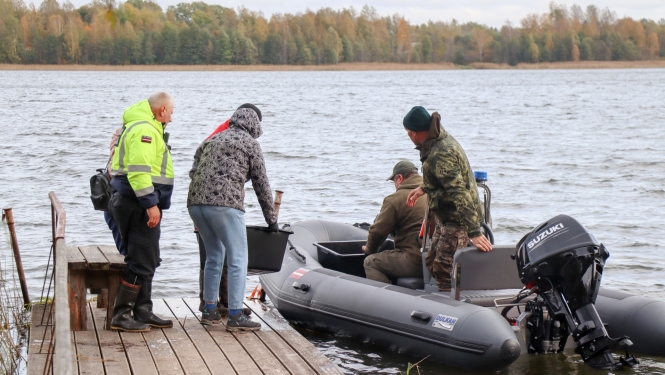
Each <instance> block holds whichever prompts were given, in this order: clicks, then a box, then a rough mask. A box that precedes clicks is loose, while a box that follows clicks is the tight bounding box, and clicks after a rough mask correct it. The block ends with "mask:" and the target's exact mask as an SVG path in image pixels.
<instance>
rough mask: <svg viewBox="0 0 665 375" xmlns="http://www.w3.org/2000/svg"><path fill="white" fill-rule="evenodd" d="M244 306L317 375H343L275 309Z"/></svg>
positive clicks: (261, 305) (259, 305)
mask: <svg viewBox="0 0 665 375" xmlns="http://www.w3.org/2000/svg"><path fill="white" fill-rule="evenodd" d="M245 305H246V306H247V307H249V308H250V309H252V312H253V313H254V314H255V315H256V316H257V317H258V318H260V319H261V320H262V321H263V322H264V323H265V324H267V325H269V326H270V328H271V329H272V330H273V331H275V332H276V333H277V334H278V335H279V336H280V337H281V338H282V339H283V340H284V341H286V342H287V343H288V344H289V346H291V347H292V348H293V349H294V350H295V351H296V352H298V353H299V354H300V356H301V357H302V358H303V359H304V360H305V362H307V364H309V365H310V366H311V368H312V369H314V371H316V373H317V374H334V375H343V374H344V373H343V372H342V370H340V368H339V367H337V366H336V365H335V364H334V363H332V362H331V361H330V360H329V359H328V358H327V357H326V356H325V355H323V354H322V353H321V352H320V351H319V350H318V349H317V348H316V347H314V345H312V344H311V343H310V342H309V341H307V339H306V338H304V337H302V336H301V335H300V334H299V333H298V332H297V331H296V330H294V329H293V328H292V327H291V326H290V325H289V322H287V321H286V319H284V318H283V317H282V316H281V315H280V314H279V312H278V311H277V309H274V308H273V309H268V308H266V309H265V310H264V305H263V304H261V303H260V302H258V301H246V302H245Z"/></svg>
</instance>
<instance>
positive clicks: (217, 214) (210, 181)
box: [187, 108, 278, 332]
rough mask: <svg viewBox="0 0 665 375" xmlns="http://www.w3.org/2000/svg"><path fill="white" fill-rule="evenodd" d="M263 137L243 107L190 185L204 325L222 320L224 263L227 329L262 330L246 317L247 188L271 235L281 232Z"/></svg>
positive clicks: (209, 145)
mask: <svg viewBox="0 0 665 375" xmlns="http://www.w3.org/2000/svg"><path fill="white" fill-rule="evenodd" d="M262 133H263V131H262V129H261V122H260V119H259V116H258V113H257V111H256V110H254V109H253V108H239V109H238V110H236V112H235V113H234V114H233V116H231V120H230V124H229V129H228V130H226V131H223V132H221V133H218V134H215V135H214V136H213V137H212V138H210V140H208V142H206V143H205V144H204V145H203V150H202V153H201V160H200V163H199V165H198V167H197V168H196V171H195V172H194V174H193V177H192V181H191V183H190V185H189V195H188V197H187V207H188V209H189V215H190V216H191V218H192V221H194V225H196V227H197V228H198V230H199V234H200V235H201V237H202V239H203V243H204V244H205V247H206V264H205V271H204V277H203V279H204V280H203V299H204V301H205V305H204V308H203V316H202V318H201V323H202V324H217V323H220V322H221V321H222V318H221V315H220V313H219V310H218V307H217V295H218V288H219V280H220V277H221V270H222V265H223V264H222V263H223V262H224V259H225V258H226V261H227V262H228V270H229V283H228V289H229V293H228V298H229V318H228V322H227V325H226V330H227V331H231V332H233V331H255V330H258V329H260V328H261V325H260V324H259V323H256V322H253V321H252V320H251V319H250V318H249V317H247V316H246V315H245V314H241V313H240V312H241V309H242V307H243V295H244V292H245V279H246V276H247V233H246V229H245V218H244V214H245V210H244V199H243V198H244V189H245V183H246V182H247V181H249V180H251V181H252V186H253V187H254V191H255V192H256V196H257V198H258V201H259V203H260V205H261V209H262V210H263V216H264V218H265V220H266V223H268V228H269V230H271V231H277V230H278V226H277V219H276V215H275V209H274V207H273V200H272V192H271V190H270V183H269V182H268V176H267V174H266V168H265V162H264V160H263V153H262V151H261V146H260V145H259V143H258V141H257V140H256V139H257V138H258V137H260V136H261V134H262Z"/></svg>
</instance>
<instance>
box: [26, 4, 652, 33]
mask: <svg viewBox="0 0 665 375" xmlns="http://www.w3.org/2000/svg"><path fill="white" fill-rule="evenodd" d="M33 1H34V2H35V3H36V4H35V5H39V4H40V3H41V0H33ZM59 1H62V0H59ZM70 1H72V3H73V4H74V5H75V6H76V7H79V6H81V5H84V4H86V3H89V2H90V0H70ZM117 1H120V0H117ZM154 1H156V2H157V3H158V4H159V5H161V6H162V7H163V8H166V7H167V6H169V5H175V4H177V3H180V2H188V1H183V0H154ZM203 1H204V2H206V3H209V4H219V5H222V6H225V7H230V8H238V7H240V6H244V7H246V8H248V9H250V10H257V11H262V12H263V14H264V15H265V16H266V17H267V18H270V15H272V14H273V13H298V12H303V11H305V10H306V9H308V8H309V9H311V10H317V9H320V8H323V7H331V8H333V9H335V10H339V9H342V8H348V7H351V6H353V7H354V8H356V9H357V10H360V9H362V7H363V6H364V5H365V4H367V5H370V6H373V7H374V8H376V10H377V11H378V13H379V14H380V15H381V16H386V15H393V14H395V13H399V14H400V15H403V16H404V17H405V18H406V19H407V20H408V21H410V22H411V23H425V22H427V21H428V20H432V21H450V20H452V19H453V18H455V19H456V20H458V21H460V22H470V21H473V22H478V23H481V24H485V25H488V26H494V27H500V26H501V25H503V24H504V23H505V21H506V20H510V21H511V22H512V23H513V24H515V25H519V21H520V20H521V19H522V18H523V17H524V16H526V15H527V14H529V13H538V14H540V13H545V12H546V11H547V9H548V7H549V3H550V1H549V0H502V1H498V0H462V1H459V0H458V1H450V0H374V1H371V0H370V1H367V0H365V1H363V0H341V1H325V0H300V1H293V0H203ZM26 2H29V0H26ZM556 3H563V4H566V5H568V6H571V5H573V4H578V5H580V6H581V7H582V8H586V6H587V5H590V4H593V5H596V6H597V7H598V8H601V9H604V8H605V7H609V8H610V9H611V10H613V11H616V13H617V15H618V16H619V17H624V16H628V17H632V18H634V19H642V18H648V19H652V20H656V21H657V20H660V19H661V18H665V0H604V1H603V0H598V1H591V2H577V3H576V2H565V1H556Z"/></svg>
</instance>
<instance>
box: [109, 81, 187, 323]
mask: <svg viewBox="0 0 665 375" xmlns="http://www.w3.org/2000/svg"><path fill="white" fill-rule="evenodd" d="M172 113H173V98H172V97H171V96H170V95H168V94H166V93H164V92H157V93H154V94H152V95H151V96H150V98H148V100H144V101H141V102H138V103H136V104H134V105H132V106H130V107H129V108H127V109H126V110H125V113H124V114H123V116H122V122H123V123H124V124H125V126H124V128H123V131H122V134H121V135H120V138H119V139H118V143H117V144H116V148H115V153H114V155H113V165H112V168H111V174H112V175H113V178H112V179H111V186H113V188H114V189H115V190H116V191H115V192H114V193H113V196H112V197H111V202H110V207H109V211H110V212H111V215H112V216H113V218H114V219H115V221H116V223H117V225H118V228H119V229H120V235H121V237H122V241H123V243H124V244H125V247H126V250H127V255H126V256H125V262H126V263H127V268H126V269H125V272H124V274H123V275H122V280H121V283H120V288H119V289H118V295H117V297H116V300H115V304H114V307H113V320H112V321H111V328H112V329H113V330H119V331H126V332H146V331H149V330H150V327H151V326H152V327H158V328H169V327H172V326H173V322H171V321H170V320H164V319H161V318H159V317H158V316H156V315H155V314H153V313H152V300H151V294H152V278H153V276H154V275H155V269H156V268H157V267H159V263H160V262H161V259H160V257H159V236H160V233H161V229H160V225H159V223H160V221H161V216H162V210H166V209H168V208H169V207H170V206H171V193H172V192H173V177H174V176H173V164H172V161H171V152H170V151H169V148H168V145H167V144H166V142H165V139H164V134H165V133H164V128H165V127H166V125H167V124H168V123H169V122H171V115H172ZM132 311H133V312H134V317H133V318H132Z"/></svg>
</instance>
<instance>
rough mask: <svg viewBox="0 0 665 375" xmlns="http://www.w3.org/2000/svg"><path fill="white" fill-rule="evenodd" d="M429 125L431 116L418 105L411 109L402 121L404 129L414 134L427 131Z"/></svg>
mask: <svg viewBox="0 0 665 375" xmlns="http://www.w3.org/2000/svg"><path fill="white" fill-rule="evenodd" d="M431 123H432V116H431V115H430V114H429V112H427V110H426V109H425V108H423V107H421V106H419V105H418V106H415V107H413V108H411V110H410V111H409V113H407V114H406V116H404V120H403V121H402V124H404V127H405V128H407V129H409V130H411V131H414V132H424V131H428V130H429V126H430V124H431Z"/></svg>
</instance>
